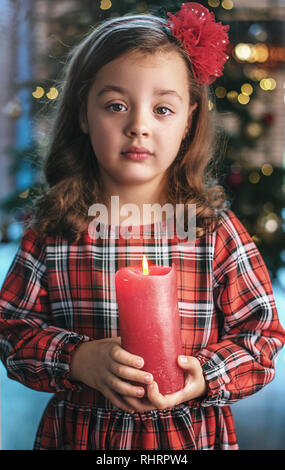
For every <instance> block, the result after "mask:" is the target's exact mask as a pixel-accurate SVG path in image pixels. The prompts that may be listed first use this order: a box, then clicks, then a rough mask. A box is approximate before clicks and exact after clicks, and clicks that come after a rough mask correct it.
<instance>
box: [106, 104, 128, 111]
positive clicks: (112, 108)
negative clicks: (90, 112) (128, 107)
mask: <svg viewBox="0 0 285 470" xmlns="http://www.w3.org/2000/svg"><path fill="white" fill-rule="evenodd" d="M118 106H124V105H123V104H122V103H112V104H109V105H108V106H106V109H111V110H112V111H113V112H117V111H118V108H117V109H115V110H114V108H116V107H118ZM119 111H120V110H119Z"/></svg>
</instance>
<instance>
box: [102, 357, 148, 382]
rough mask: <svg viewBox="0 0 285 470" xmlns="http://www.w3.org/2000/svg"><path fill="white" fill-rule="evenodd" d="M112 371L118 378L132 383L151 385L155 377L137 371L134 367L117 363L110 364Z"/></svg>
mask: <svg viewBox="0 0 285 470" xmlns="http://www.w3.org/2000/svg"><path fill="white" fill-rule="evenodd" d="M110 370H111V372H112V373H113V374H114V375H116V376H117V377H120V378H122V379H125V380H129V381H132V382H139V383H142V384H150V383H151V382H152V381H153V376H152V375H151V374H149V373H148V372H144V371H141V370H138V369H135V368H134V367H129V366H125V365H123V364H118V363H117V362H112V363H111V364H110Z"/></svg>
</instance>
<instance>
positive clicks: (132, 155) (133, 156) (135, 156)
mask: <svg viewBox="0 0 285 470" xmlns="http://www.w3.org/2000/svg"><path fill="white" fill-rule="evenodd" d="M122 155H123V157H125V158H127V159H128V160H134V161H143V160H146V159H147V158H150V157H151V154H150V153H138V152H123V153H122Z"/></svg>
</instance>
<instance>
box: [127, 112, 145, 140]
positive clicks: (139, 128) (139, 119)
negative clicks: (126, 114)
mask: <svg viewBox="0 0 285 470" xmlns="http://www.w3.org/2000/svg"><path fill="white" fill-rule="evenodd" d="M149 132H150V131H149V126H148V123H147V117H146V115H145V114H144V113H142V112H137V113H136V114H134V115H132V116H130V119H129V122H128V124H127V125H126V134H127V135H130V136H134V135H144V136H147V135H149Z"/></svg>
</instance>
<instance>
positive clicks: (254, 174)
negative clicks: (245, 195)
mask: <svg viewBox="0 0 285 470" xmlns="http://www.w3.org/2000/svg"><path fill="white" fill-rule="evenodd" d="M248 179H249V181H250V183H251V184H257V183H259V181H260V174H259V173H258V172H257V171H252V172H251V173H250V174H249V177H248Z"/></svg>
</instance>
